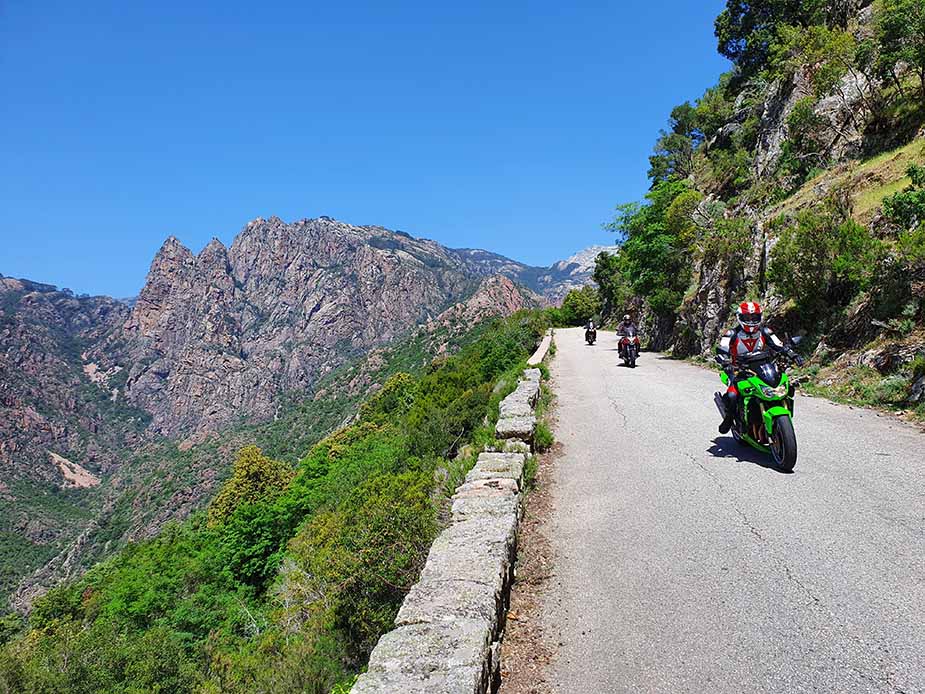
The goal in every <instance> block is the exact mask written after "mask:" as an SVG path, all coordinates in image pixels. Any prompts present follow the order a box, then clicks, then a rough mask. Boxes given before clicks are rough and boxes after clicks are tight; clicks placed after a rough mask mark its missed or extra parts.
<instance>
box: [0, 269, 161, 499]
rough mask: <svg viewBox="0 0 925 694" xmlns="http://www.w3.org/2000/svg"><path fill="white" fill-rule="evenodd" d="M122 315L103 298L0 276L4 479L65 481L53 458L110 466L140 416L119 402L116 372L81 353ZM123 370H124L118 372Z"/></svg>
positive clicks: (100, 468)
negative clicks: (84, 295)
mask: <svg viewBox="0 0 925 694" xmlns="http://www.w3.org/2000/svg"><path fill="white" fill-rule="evenodd" d="M128 314H129V309H128V307H127V306H125V305H124V304H122V303H120V302H118V301H115V300H114V299H109V298H107V297H75V296H74V295H73V294H71V293H70V292H69V291H66V290H65V291H59V290H58V289H56V288H55V287H51V286H49V285H45V284H38V283H36V282H29V281H27V280H17V279H11V278H6V277H2V276H0V465H2V467H3V470H4V475H3V476H4V480H5V481H6V482H10V481H11V480H13V479H29V480H32V481H34V482H50V483H53V484H58V485H60V486H67V484H66V479H65V475H64V474H63V473H62V470H61V466H60V465H59V464H58V462H57V459H58V457H63V458H64V459H69V460H75V461H78V460H79V462H80V465H81V466H82V467H83V468H86V469H87V470H89V471H90V472H91V473H100V472H106V471H108V470H111V469H113V468H114V467H115V466H116V465H117V464H118V461H119V458H120V452H121V450H122V449H123V448H125V447H126V446H128V445H131V443H132V442H133V441H134V440H136V439H137V436H138V433H139V430H140V429H141V428H143V426H144V424H145V423H146V422H145V421H144V417H143V416H142V414H141V413H133V412H131V411H130V410H128V409H126V408H123V407H121V406H120V402H121V400H120V396H119V393H120V391H119V385H120V380H121V376H120V373H119V369H118V368H114V367H113V365H112V364H111V363H109V362H108V361H107V360H94V359H92V358H91V357H90V355H89V354H88V353H87V352H86V351H85V349H84V348H85V346H86V345H91V344H95V343H98V342H101V341H104V340H106V339H108V338H111V337H112V336H114V335H118V334H119V332H120V330H121V326H122V324H123V323H124V322H125V320H126V318H127V316H128ZM122 376H124V374H122Z"/></svg>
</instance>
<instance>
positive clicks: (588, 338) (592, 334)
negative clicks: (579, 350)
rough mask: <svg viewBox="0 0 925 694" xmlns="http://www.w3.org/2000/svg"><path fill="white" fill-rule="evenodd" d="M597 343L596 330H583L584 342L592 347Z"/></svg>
mask: <svg viewBox="0 0 925 694" xmlns="http://www.w3.org/2000/svg"><path fill="white" fill-rule="evenodd" d="M596 341H597V330H595V329H594V328H588V329H587V330H585V342H587V343H588V344H589V345H593V344H594V343H595V342H596Z"/></svg>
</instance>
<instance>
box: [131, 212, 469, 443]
mask: <svg viewBox="0 0 925 694" xmlns="http://www.w3.org/2000/svg"><path fill="white" fill-rule="evenodd" d="M473 288H474V287H473V282H472V279H471V277H470V276H469V275H468V274H467V272H466V268H465V266H464V264H463V263H462V262H460V261H459V260H458V259H457V258H456V256H455V255H454V254H452V253H451V252H449V251H447V249H445V248H443V247H442V246H440V245H439V244H437V243H434V242H432V241H422V240H418V239H413V238H411V237H409V236H407V235H405V234H401V233H398V232H392V231H388V230H386V229H382V228H379V227H355V226H351V225H348V224H343V223H341V222H336V221H334V220H331V219H327V218H320V219H314V220H302V221H299V222H295V223H293V224H286V223H284V222H283V221H282V220H280V219H278V218H276V217H273V218H270V219H268V220H263V219H258V220H255V221H253V222H251V223H250V224H248V225H247V226H246V227H245V228H244V230H243V231H242V232H241V233H240V234H239V235H238V237H237V238H236V239H235V240H234V243H233V244H232V245H231V247H230V248H227V249H226V248H225V247H224V246H223V245H222V244H221V243H220V242H219V241H217V240H213V241H212V242H211V243H210V244H209V245H208V246H206V248H205V249H203V251H202V252H201V253H200V254H199V255H198V256H194V255H193V254H192V253H191V252H190V251H189V250H187V249H186V248H184V247H183V246H182V245H180V243H179V242H178V241H177V240H176V239H174V238H170V239H168V240H167V242H166V243H165V244H164V246H163V248H162V249H161V250H160V252H158V254H157V257H156V258H155V260H154V263H153V264H152V266H151V272H150V274H149V275H148V282H147V284H146V286H145V288H144V289H143V290H142V292H141V294H140V295H139V297H138V301H137V302H136V304H135V307H134V309H133V310H132V314H131V317H130V318H129V320H128V322H127V323H126V325H125V335H126V338H127V340H128V342H129V344H130V348H129V351H128V354H129V355H130V359H131V361H132V363H133V366H132V368H131V371H130V373H129V378H128V381H127V384H126V386H127V389H126V396H127V397H128V399H129V400H130V401H131V402H133V403H134V404H136V405H138V406H139V407H142V408H144V409H145V410H147V411H148V412H150V413H151V414H152V416H153V422H152V425H153V427H154V428H155V430H157V431H158V432H160V433H163V434H166V435H169V436H178V435H185V434H187V433H194V434H195V433H200V434H201V433H203V432H212V431H217V430H219V429H221V428H222V427H224V426H227V425H228V424H230V423H231V422H233V421H234V420H236V419H240V418H242V417H246V418H257V419H264V418H267V417H269V416H271V415H272V413H273V409H274V406H275V401H276V398H277V396H278V395H279V394H281V393H284V392H287V391H300V390H305V389H307V388H308V387H309V386H311V384H312V383H314V382H315V381H316V380H317V379H318V378H319V376H321V375H323V374H324V373H326V372H327V371H330V370H331V369H332V368H334V367H335V366H337V365H338V364H340V363H343V362H344V361H346V360H347V359H349V358H351V357H354V356H356V355H357V354H358V353H360V352H362V351H365V350H367V349H369V348H371V347H374V346H377V345H382V344H385V343H387V342H389V341H390V340H391V339H393V338H395V337H396V336H398V335H399V334H401V333H402V332H404V331H406V330H407V329H408V328H410V327H411V326H413V325H415V324H417V323H419V322H421V321H423V320H425V319H426V318H428V317H429V316H430V315H435V314H436V313H439V312H440V311H441V310H443V309H444V308H446V307H447V306H448V305H450V304H451V303H453V302H454V301H456V300H458V299H460V298H462V297H463V296H464V295H465V294H466V293H467V292H469V291H471V290H472V289H473Z"/></svg>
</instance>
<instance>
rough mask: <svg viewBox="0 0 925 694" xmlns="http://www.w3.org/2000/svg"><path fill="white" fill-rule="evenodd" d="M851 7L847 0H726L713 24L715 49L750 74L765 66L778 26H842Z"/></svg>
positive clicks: (852, 4) (849, 13) (743, 71)
mask: <svg viewBox="0 0 925 694" xmlns="http://www.w3.org/2000/svg"><path fill="white" fill-rule="evenodd" d="M853 10H854V3H852V2H851V0H727V2H726V8H725V9H724V10H723V11H722V12H721V13H720V15H719V16H718V17H717V18H716V22H715V25H714V30H715V33H716V38H717V49H718V50H719V52H720V54H721V55H723V56H725V57H726V58H728V59H729V60H731V61H732V62H733V63H735V65H736V67H737V68H738V69H739V71H740V73H741V74H743V75H746V76H750V75H753V74H755V73H757V72H759V71H760V70H762V69H764V68H765V67H766V66H767V63H768V58H769V55H770V52H771V47H772V46H773V45H774V43H775V42H776V41H777V40H778V30H779V29H780V27H781V26H795V27H803V28H805V27H810V26H814V25H822V26H828V27H841V28H844V27H845V26H846V25H847V23H848V21H849V19H850V18H851V16H852V11H853Z"/></svg>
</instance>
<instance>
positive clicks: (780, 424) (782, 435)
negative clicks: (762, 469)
mask: <svg viewBox="0 0 925 694" xmlns="http://www.w3.org/2000/svg"><path fill="white" fill-rule="evenodd" d="M771 436H772V438H771V455H772V456H773V457H774V462H775V463H776V464H777V465H778V466H779V467H780V468H781V469H782V470H786V471H787V472H790V471H791V470H793V467H794V466H795V465H796V464H797V435H796V433H795V432H794V431H793V420H792V419H790V417H786V416H781V417H777V418H776V419H775V420H774V426H773V428H772V432H771Z"/></svg>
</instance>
